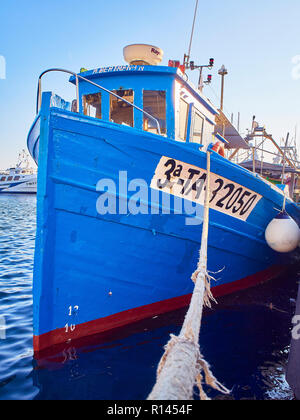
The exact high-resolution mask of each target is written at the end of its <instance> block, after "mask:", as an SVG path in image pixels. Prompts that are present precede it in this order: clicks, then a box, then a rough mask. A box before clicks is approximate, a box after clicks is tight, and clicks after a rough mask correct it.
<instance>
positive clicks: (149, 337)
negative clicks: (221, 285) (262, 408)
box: [0, 195, 300, 400]
mask: <svg viewBox="0 0 300 420" xmlns="http://www.w3.org/2000/svg"><path fill="white" fill-rule="evenodd" d="M35 205H36V199H35V197H33V196H4V195H3V196H1V195H0V400H1V399H2V400H3V399H108V400H111V399H116V400H117V399H145V398H146V397H147V395H148V393H149V392H150V390H151V388H152V386H153V383H154V380H155V370H156V366H157V363H158V361H159V360H160V357H161V355H162V352H163V350H162V349H163V346H164V345H165V344H166V342H167V341H168V338H169V334H170V333H175V334H176V333H178V332H179V330H180V325H181V323H182V320H183V317H184V313H185V311H182V310H181V311H177V312H176V313H172V314H169V315H166V316H163V317H158V318H155V319H153V320H152V321H147V322H143V323H139V324H136V325H135V326H132V327H131V328H130V331H129V330H123V331H122V332H120V333H118V334H117V335H116V334H115V336H111V337H110V338H108V337H106V339H105V340H104V339H103V337H102V338H100V337H99V341H98V342H97V341H96V342H95V343H93V345H89V347H85V348H83V349H81V350H78V349H77V350H76V349H74V348H66V349H65V350H64V351H63V352H62V353H61V354H60V355H58V356H57V357H52V358H51V359H48V360H44V361H39V362H37V361H35V360H34V358H33V352H32V289H31V288H32V270H33V254H34V239H35ZM299 274H300V273H297V271H294V272H293V273H292V274H289V275H286V276H285V278H281V279H278V280H276V281H273V282H269V283H268V284H266V285H262V286H259V287H257V288H255V289H252V290H249V291H244V292H242V293H239V294H235V295H233V296H230V297H225V298H222V299H221V300H220V301H219V305H218V307H217V309H216V310H214V311H209V312H207V313H206V315H205V317H204V319H203V325H202V331H201V340H200V342H201V347H202V352H203V354H204V356H205V357H206V359H207V360H208V361H209V362H210V363H211V365H212V367H213V371H214V373H215V374H216V376H217V377H218V379H219V380H220V381H222V382H223V383H224V384H225V385H226V386H227V387H228V388H231V389H232V395H231V397H230V398H232V399H291V398H292V392H291V391H290V389H289V387H288V385H287V383H286V382H285V379H284V373H285V367H286V362H287V358H288V352H289V343H290V328H291V318H292V316H293V313H294V310H295V299H296V294H297V282H298V281H299V279H300V275H299ZM210 395H211V396H212V397H213V398H216V399H218V398H223V397H222V396H220V395H217V394H210Z"/></svg>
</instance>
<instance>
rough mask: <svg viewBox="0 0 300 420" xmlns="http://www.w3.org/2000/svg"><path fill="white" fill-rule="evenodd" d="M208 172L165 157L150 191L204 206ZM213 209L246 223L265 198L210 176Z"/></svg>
mask: <svg viewBox="0 0 300 420" xmlns="http://www.w3.org/2000/svg"><path fill="white" fill-rule="evenodd" d="M206 178H207V171H206V170H205V169H202V168H199V167H197V166H193V165H190V164H188V163H185V162H181V161H178V160H175V159H172V158H169V157H166V156H163V157H162V158H161V160H160V162H159V164H158V166H157V168H156V171H155V174H154V177H153V179H152V181H151V188H153V189H156V190H160V191H163V192H165V193H168V194H172V195H174V196H177V197H181V198H184V199H186V200H189V201H193V202H195V203H199V204H201V205H203V204H204V200H205V190H206ZM210 190H211V196H210V208H211V209H214V210H217V211H219V212H221V213H224V214H227V215H229V216H232V217H235V218H237V219H240V220H243V221H246V220H247V219H248V217H249V216H250V214H251V213H252V211H253V210H254V208H255V207H256V205H257V203H258V202H259V201H260V200H261V198H262V196H261V195H259V194H257V193H255V192H254V191H252V190H250V189H248V188H245V187H244V186H242V185H240V184H237V183H236V182H233V181H231V180H228V179H226V178H223V177H221V176H219V175H217V174H214V173H211V185H210Z"/></svg>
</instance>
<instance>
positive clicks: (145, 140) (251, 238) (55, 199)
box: [27, 45, 300, 356]
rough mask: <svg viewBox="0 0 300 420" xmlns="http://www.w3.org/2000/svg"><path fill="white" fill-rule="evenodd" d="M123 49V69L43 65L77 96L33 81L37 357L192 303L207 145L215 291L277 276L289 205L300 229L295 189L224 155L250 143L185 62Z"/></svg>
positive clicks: (283, 258) (147, 49)
mask: <svg viewBox="0 0 300 420" xmlns="http://www.w3.org/2000/svg"><path fill="white" fill-rule="evenodd" d="M131 47H132V48H135V46H131ZM142 47H143V48H142ZM126 54H129V53H128V49H127V50H126ZM129 55H130V57H134V59H133V60H134V61H133V62H130V63H129V64H128V65H120V66H112V67H104V68H98V69H94V70H91V71H85V70H84V69H82V71H81V73H79V74H75V73H72V72H69V71H67V70H61V69H51V70H49V71H63V72H65V73H67V74H70V76H71V77H70V82H71V83H73V84H75V86H76V88H77V89H76V92H77V99H76V100H74V101H73V102H72V103H68V102H66V101H64V100H63V99H61V98H59V97H58V96H57V95H55V94H53V93H51V92H44V93H42V88H41V85H42V83H41V81H42V77H43V76H44V75H45V74H46V73H48V72H49V71H46V72H44V73H43V74H42V75H41V77H40V79H39V92H38V106H37V111H38V113H37V117H36V119H35V121H34V123H33V125H32V128H31V130H30V132H29V135H28V141H27V142H28V149H29V151H30V153H31V156H32V157H33V159H34V160H35V161H36V163H37V164H38V194H37V237H36V248H35V262H34V279H33V310H34V350H35V352H36V354H37V356H38V354H40V353H41V352H42V351H45V350H46V349H48V348H50V347H52V346H54V345H57V344H62V345H64V344H65V345H66V346H68V345H72V343H74V342H76V340H78V339H81V338H82V337H87V336H93V335H95V334H98V333H100V332H104V331H108V330H112V329H114V328H118V327H122V326H124V325H126V324H130V323H132V322H135V321H139V320H141V319H144V318H150V317H152V316H156V315H158V314H161V313H165V312H168V311H172V310H175V309H177V308H180V307H183V306H186V305H188V304H189V301H190V297H191V293H192V291H193V286H194V285H193V282H192V281H191V275H192V273H193V272H194V270H195V268H196V266H197V260H198V255H199V248H200V246H201V233H202V222H203V204H204V196H205V186H206V178H207V170H206V154H207V150H209V151H211V186H210V187H211V198H210V223H209V238H208V269H209V270H210V271H211V272H214V273H218V274H216V275H215V276H216V277H217V282H213V284H212V286H213V287H212V290H213V292H214V295H215V296H220V295H224V294H228V293H231V292H233V291H237V290H241V289H244V288H247V287H250V286H253V285H255V284H257V283H260V282H263V281H267V280H269V279H271V278H274V277H275V276H277V275H278V274H280V273H281V271H282V270H283V269H284V268H285V266H286V264H287V263H288V258H289V254H283V253H278V252H275V251H274V250H272V249H271V248H270V247H269V246H268V244H267V242H266V240H265V231H266V228H267V226H268V225H269V223H270V222H271V220H272V219H274V218H275V217H276V215H277V214H278V210H280V209H282V208H283V206H284V207H285V208H286V211H287V212H288V214H289V215H290V216H291V217H292V218H293V220H294V221H295V222H297V224H298V225H299V223H300V211H299V207H298V206H297V204H296V203H295V202H294V201H293V200H292V197H288V196H287V192H286V190H285V189H283V188H280V186H278V185H274V184H272V183H271V182H269V181H268V180H266V179H264V178H263V177H261V176H259V175H258V174H256V173H254V172H251V171H250V170H248V169H246V168H243V167H242V166H240V165H237V164H236V163H234V162H232V161H231V160H230V159H228V158H227V157H226V155H227V154H228V150H229V151H230V150H231V152H232V150H235V149H237V148H239V149H249V144H248V143H247V142H246V141H245V140H244V139H243V138H242V137H241V136H240V135H239V133H238V131H237V130H236V129H235V128H234V127H233V125H232V124H231V123H230V122H229V121H228V119H227V118H226V116H225V114H224V113H223V112H222V110H219V109H218V108H217V107H215V106H214V105H213V104H212V103H211V102H210V101H209V100H208V99H207V98H206V97H205V95H204V94H203V91H202V88H201V86H200V89H198V88H196V87H194V86H193V84H192V83H191V82H189V80H188V77H187V73H186V69H187V68H190V67H188V65H189V63H186V65H185V67H186V68H185V67H184V66H183V65H180V63H177V62H176V61H170V62H169V65H168V66H162V65H157V61H160V60H161V57H162V51H161V50H160V49H158V48H157V47H154V46H147V45H142V46H139V56H138V57H137V56H136V55H135V54H134V51H132V50H131V51H130V54H129ZM152 56H153V61H152V59H151V57H152ZM158 57H160V60H158ZM153 64H155V65H153ZM212 64H213V63H212V62H211V61H210V66H211V65H212Z"/></svg>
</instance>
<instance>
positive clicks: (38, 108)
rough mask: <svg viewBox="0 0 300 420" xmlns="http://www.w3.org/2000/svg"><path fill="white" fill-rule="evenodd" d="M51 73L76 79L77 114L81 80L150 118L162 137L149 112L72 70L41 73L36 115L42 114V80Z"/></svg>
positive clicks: (53, 70)
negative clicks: (58, 73) (65, 74)
mask: <svg viewBox="0 0 300 420" xmlns="http://www.w3.org/2000/svg"><path fill="white" fill-rule="evenodd" d="M51 72H61V73H67V74H70V75H72V76H74V77H75V80H76V101H77V103H76V112H77V113H79V112H80V107H79V79H80V80H83V81H85V82H87V83H89V84H91V85H93V86H96V87H97V88H99V89H101V90H103V91H105V92H107V93H109V95H112V96H114V97H115V98H118V99H120V100H121V101H123V102H125V103H126V104H127V105H129V106H131V107H133V108H134V109H136V110H138V111H140V112H142V113H143V114H144V115H146V116H147V117H148V118H150V119H151V120H152V121H154V122H155V124H156V126H157V131H158V134H159V135H161V128H160V124H159V121H158V120H157V119H156V118H155V117H153V115H151V114H149V112H147V111H145V110H144V109H142V108H140V107H138V106H137V105H135V104H133V103H131V102H129V101H127V100H126V99H124V98H122V97H121V96H119V95H117V94H116V93H114V92H112V91H111V90H109V89H106V88H105V87H103V86H101V85H99V84H98V83H95V82H92V81H91V80H89V79H87V78H86V77H83V76H81V75H79V74H77V73H74V72H73V71H70V70H65V69H59V68H53V69H48V70H45V71H44V72H43V73H41V75H40V77H39V81H38V91H37V105H36V113H37V114H38V113H39V112H40V109H41V105H42V78H43V76H44V75H45V74H47V73H51Z"/></svg>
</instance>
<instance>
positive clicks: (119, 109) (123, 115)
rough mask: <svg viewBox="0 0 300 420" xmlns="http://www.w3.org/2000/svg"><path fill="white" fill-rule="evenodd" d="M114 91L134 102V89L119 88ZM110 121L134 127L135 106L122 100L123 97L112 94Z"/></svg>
mask: <svg viewBox="0 0 300 420" xmlns="http://www.w3.org/2000/svg"><path fill="white" fill-rule="evenodd" d="M113 92H114V93H116V94H117V95H118V96H120V97H121V98H123V99H125V100H126V101H128V102H130V103H132V104H133V96H134V94H133V90H132V89H127V90H124V89H119V90H115V91H113ZM110 121H112V122H114V123H116V124H121V125H128V126H129V127H133V125H134V124H133V106H131V105H129V104H127V103H126V102H124V101H122V99H119V98H116V97H115V96H113V95H110Z"/></svg>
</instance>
